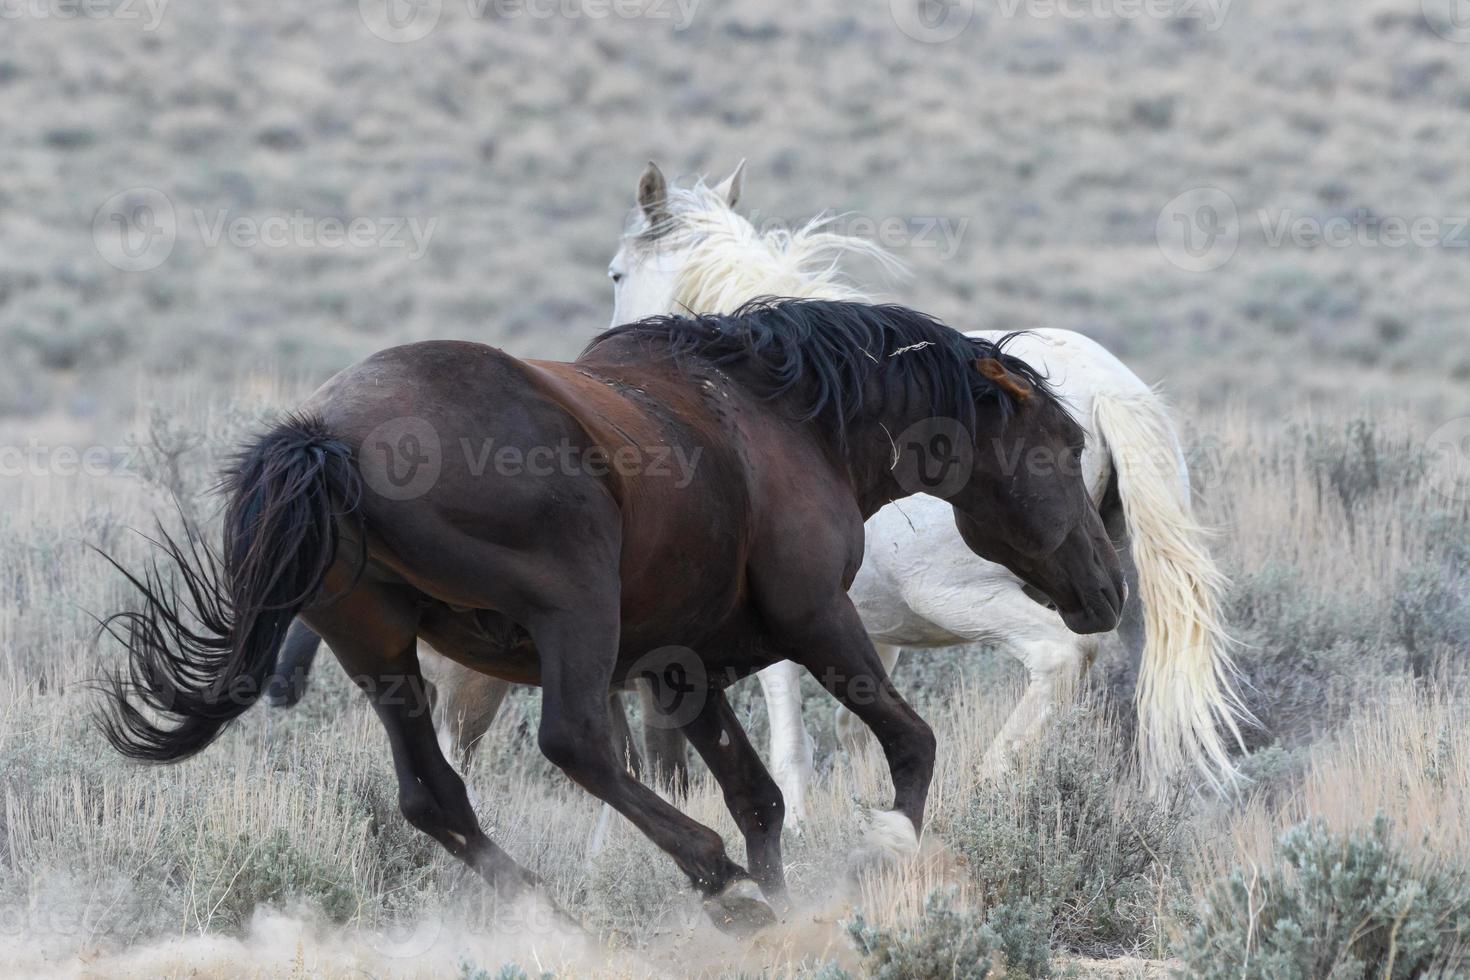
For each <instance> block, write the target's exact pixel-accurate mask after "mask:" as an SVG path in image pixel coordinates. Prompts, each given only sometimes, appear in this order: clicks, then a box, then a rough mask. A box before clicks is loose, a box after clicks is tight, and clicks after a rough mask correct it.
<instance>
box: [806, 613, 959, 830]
mask: <svg viewBox="0 0 1470 980" xmlns="http://www.w3.org/2000/svg"><path fill="white" fill-rule="evenodd" d="M803 626H804V628H802V629H800V630H799V631H797V633H796V634H795V635H793V636H790V637H788V638H786V641H785V642H788V643H789V650H790V653H791V656H792V658H793V659H795V660H797V662H799V663H800V664H801V665H802V666H804V667H806V669H807V670H809V671H811V673H812V675H813V676H814V677H816V679H817V680H818V681H819V682H820V683H821V685H822V686H823V687H825V688H826V689H827V690H828V691H829V692H830V693H831V694H832V695H833V697H835V698H837V700H838V701H840V702H841V703H842V705H843V706H844V707H845V708H847V709H848V710H849V711H851V712H852V713H853V714H855V715H856V716H857V717H858V718H859V719H861V720H862V722H863V723H864V724H865V725H867V726H868V729H869V730H870V731H872V733H873V734H874V735H875V736H876V737H877V739H878V744H879V745H880V746H882V748H883V754H884V756H885V757H886V758H887V760H888V771H889V773H890V775H891V776H892V778H893V789H894V799H893V809H892V810H891V811H888V812H884V813H874V814H872V815H871V816H872V818H873V825H872V827H871V829H870V832H869V833H870V838H871V840H872V841H873V843H875V844H877V845H879V846H880V847H882V848H883V849H884V850H886V851H890V852H895V853H907V854H912V853H916V852H917V851H918V847H919V831H920V830H921V829H922V828H923V825H924V806H925V803H926V801H927V799H928V796H929V782H930V780H931V779H932V778H933V775H934V753H935V742H934V732H933V730H932V729H931V728H930V727H929V725H928V723H926V722H925V721H924V719H922V718H920V717H919V716H918V714H917V713H916V712H915V711H914V709H913V708H911V707H909V705H908V702H906V701H905V700H904V699H903V698H902V696H900V695H899V693H898V691H897V690H895V689H894V687H893V684H892V683H891V682H890V681H889V679H888V673H887V671H885V670H884V669H883V662H882V661H881V660H879V659H878V652H877V650H875V649H874V647H873V642H872V640H870V639H869V638H868V633H867V630H866V629H864V627H863V622H862V620H861V619H860V618H858V613H857V610H856V609H855V608H853V605H852V603H851V602H850V601H849V600H848V599H847V597H846V596H845V595H844V596H840V597H838V598H837V599H835V600H834V601H832V602H830V603H828V604H827V606H826V607H825V608H823V609H822V610H820V611H819V612H817V613H816V614H815V615H812V616H809V617H807V618H806V619H805V621H804V623H803Z"/></svg>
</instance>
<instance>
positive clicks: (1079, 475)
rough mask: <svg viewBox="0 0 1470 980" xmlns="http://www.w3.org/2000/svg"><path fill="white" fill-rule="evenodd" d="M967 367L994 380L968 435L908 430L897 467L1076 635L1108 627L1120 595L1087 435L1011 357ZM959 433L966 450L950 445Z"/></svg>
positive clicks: (944, 428)
mask: <svg viewBox="0 0 1470 980" xmlns="http://www.w3.org/2000/svg"><path fill="white" fill-rule="evenodd" d="M973 370H974V371H975V372H976V373H977V374H979V375H980V377H981V378H982V379H983V381H984V382H988V383H989V384H990V385H992V386H993V389H992V391H993V393H992V395H991V396H990V397H981V398H979V399H978V400H977V401H976V404H975V412H976V417H975V424H974V428H973V434H969V433H966V432H965V426H963V425H959V424H957V423H948V424H947V425H946V424H940V425H935V424H928V425H926V424H924V423H921V424H919V425H918V426H915V427H911V428H910V430H909V431H910V432H911V433H914V432H916V433H917V435H918V438H917V439H915V438H912V437H910V438H904V439H902V440H901V441H902V443H903V444H902V445H899V446H897V449H898V452H899V453H900V454H901V456H900V460H899V462H900V464H902V465H901V466H899V467H897V468H896V470H897V472H899V473H901V474H902V475H903V477H904V482H905V483H908V484H909V488H910V489H917V490H918V491H919V492H926V493H930V494H931V495H934V496H939V497H941V498H942V499H944V500H946V501H948V503H949V504H950V505H951V506H952V507H953V508H954V513H955V524H956V525H957V526H958V528H959V531H960V536H961V537H962V538H963V539H964V542H965V544H966V545H968V546H969V548H970V550H971V551H973V552H975V554H977V555H980V556H981V557H982V558H986V559H988V560H990V561H993V562H996V563H998V564H1001V565H1004V566H1005V567H1006V568H1008V569H1010V570H1011V571H1012V572H1013V573H1015V574H1016V576H1017V577H1019V578H1020V579H1021V580H1022V581H1023V582H1025V583H1027V584H1028V585H1029V586H1031V587H1032V588H1033V589H1035V590H1037V591H1039V592H1041V593H1042V594H1044V595H1045V596H1046V598H1047V599H1049V600H1051V602H1052V604H1053V605H1055V606H1056V609H1057V611H1058V612H1059V613H1060V614H1061V616H1062V619H1063V620H1064V621H1065V622H1066V624H1067V626H1068V627H1069V628H1070V629H1072V630H1073V631H1074V632H1077V633H1099V632H1105V631H1107V630H1111V629H1113V628H1114V627H1116V626H1117V624H1118V618H1119V616H1120V614H1121V612H1122V609H1123V602H1124V599H1125V598H1126V594H1127V593H1126V586H1125V584H1124V580H1123V573H1122V569H1121V567H1120V565H1119V562H1118V555H1117V552H1116V551H1115V550H1114V547H1113V544H1112V541H1111V540H1110V539H1109V538H1108V535H1107V532H1106V531H1105V530H1104V528H1103V523H1102V518H1101V517H1100V516H1099V515H1098V511H1097V507H1096V506H1095V505H1094V503H1093V500H1092V498H1091V496H1090V495H1089V494H1088V492H1087V486H1086V484H1085V483H1084V481H1083V471H1082V465H1081V464H1082V449H1083V443H1084V441H1085V438H1086V434H1085V433H1084V432H1083V430H1082V427H1081V426H1080V425H1078V424H1077V422H1076V421H1075V420H1074V419H1073V418H1072V416H1071V414H1070V413H1069V412H1068V411H1067V409H1066V408H1065V407H1064V406H1063V404H1062V403H1061V402H1060V401H1059V400H1058V399H1057V398H1056V397H1055V396H1054V395H1053V394H1052V393H1051V392H1050V391H1049V390H1048V389H1047V388H1046V386H1045V385H1044V384H1041V383H1038V379H1037V378H1036V377H1035V375H1033V374H1031V373H1030V370H1029V368H1027V367H1026V366H1025V365H1024V363H1023V362H1020V361H1018V360H1017V359H1016V358H1013V357H1010V356H1008V355H1005V354H1003V353H1001V352H999V351H995V352H994V353H993V354H992V355H991V356H983V357H980V358H977V359H976V360H975V361H974V362H973ZM951 430H953V435H951V434H950V431H951ZM964 438H968V439H969V443H970V445H969V449H970V451H969V452H968V453H967V452H965V451H964V450H963V447H960V448H959V451H956V447H957V446H959V443H958V440H959V439H964ZM904 454H907V455H908V458H907V459H905V458H903V455H904ZM944 465H950V466H955V467H958V471H957V472H956V473H954V474H952V475H946V478H944V479H940V481H939V483H937V484H933V485H932V486H925V485H924V482H923V481H924V479H925V477H924V476H922V475H919V474H921V473H922V472H923V471H922V470H921V469H919V467H926V466H927V467H928V470H927V473H928V477H927V478H928V479H929V480H931V481H932V480H934V479H936V478H938V477H939V475H940V472H941V468H942V467H943V466H944ZM965 473H968V477H967V478H966V476H965V475H964V474H965ZM916 480H917V481H918V482H917V483H916V482H915V481H916Z"/></svg>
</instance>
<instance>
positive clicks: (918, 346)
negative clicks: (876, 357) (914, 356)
mask: <svg viewBox="0 0 1470 980" xmlns="http://www.w3.org/2000/svg"><path fill="white" fill-rule="evenodd" d="M933 346H934V341H932V340H925V341H922V342H921V343H917V344H909V345H908V346H907V347H900V348H899V349H898V350H896V351H893V352H892V353H890V354H889V355H888V356H889V357H897V356H898V355H900V354H907V353H908V352H909V351H911V350H923V349H924V348H925V347H933Z"/></svg>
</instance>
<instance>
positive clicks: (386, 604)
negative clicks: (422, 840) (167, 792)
mask: <svg viewBox="0 0 1470 980" xmlns="http://www.w3.org/2000/svg"><path fill="white" fill-rule="evenodd" d="M365 591H366V590H358V591H355V592H354V593H353V594H351V595H349V596H347V597H346V598H344V599H343V600H341V601H340V602H338V603H335V604H334V605H333V606H331V607H330V608H329V609H327V610H318V611H313V612H312V613H311V614H310V620H311V625H312V626H313V627H314V628H315V629H316V630H317V631H318V632H319V633H320V634H321V636H322V638H323V639H325V640H326V641H327V645H328V646H329V647H331V649H332V652H333V653H334V654H336V656H337V659H338V660H339V661H341V663H342V667H343V669H344V670H346V671H347V674H348V676H349V677H351V678H352V680H353V681H354V682H355V683H356V684H357V685H358V687H360V688H362V690H363V691H364V692H365V693H366V694H367V696H368V698H369V700H370V701H371V702H372V705H373V710H374V711H375V712H376V713H377V715H378V719H379V720H380V721H381V722H382V723H383V729H384V731H385V732H386V733H387V735H388V744H389V746H390V748H391V749H392V752H393V768H394V771H395V773H396V774H397V777H398V804H399V808H400V809H401V810H402V811H403V816H404V817H405V818H406V819H407V820H408V822H409V823H411V824H412V825H413V826H415V827H417V828H418V829H419V830H421V831H423V832H424V833H426V834H428V835H429V836H430V837H432V838H434V839H435V840H436V841H438V842H439V843H440V844H442V845H443V846H444V848H445V849H446V850H447V851H449V853H451V854H453V855H454V856H455V857H457V858H459V859H460V860H461V861H463V862H464V863H465V864H467V865H469V866H470V867H471V868H473V869H475V871H476V872H478V873H479V874H480V876H481V877H483V878H484V879H485V880H486V881H487V882H489V883H490V884H491V885H492V886H494V887H495V888H496V889H497V890H501V891H510V892H513V891H516V890H518V889H519V888H521V887H523V886H526V885H532V884H535V881H536V879H535V877H534V876H533V875H531V874H530V872H528V871H526V870H524V869H523V868H521V867H520V866H519V865H517V864H516V863H515V862H514V861H513V860H511V858H510V856H509V855H508V854H506V853H505V852H504V851H503V850H501V849H500V848H499V847H498V846H496V845H495V843H494V842H493V841H491V840H490V838H488V837H486V836H485V834H484V832H483V831H482V830H481V829H480V824H479V822H478V821H477V820H476V819H475V811H474V809H473V808H472V807H471V806H470V800H469V796H468V795H467V794H466V792H465V785H464V780H462V779H461V778H460V776H459V774H458V773H457V772H455V771H454V768H453V767H452V766H451V765H450V764H449V763H448V762H447V761H446V760H445V758H444V753H443V752H441V751H440V749H439V742H438V739H437V738H436V737H435V732H434V723H433V718H432V715H431V712H430V708H429V697H428V690H427V688H426V686H425V684H424V679H423V675H422V674H421V673H420V671H419V663H418V656H417V650H416V637H415V635H414V631H415V629H416V623H415V621H414V619H413V616H414V613H413V609H412V605H411V604H410V603H406V602H405V603H394V602H392V601H391V600H388V599H385V598H382V597H376V598H366V597H365V596H364V594H363V593H364V592H365Z"/></svg>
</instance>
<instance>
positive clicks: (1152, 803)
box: [943, 705, 1185, 956]
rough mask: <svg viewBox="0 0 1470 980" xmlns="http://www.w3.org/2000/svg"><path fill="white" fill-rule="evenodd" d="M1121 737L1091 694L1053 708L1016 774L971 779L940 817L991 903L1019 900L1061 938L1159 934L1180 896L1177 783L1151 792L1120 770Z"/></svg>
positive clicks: (1134, 942) (1091, 945)
mask: <svg viewBox="0 0 1470 980" xmlns="http://www.w3.org/2000/svg"><path fill="white" fill-rule="evenodd" d="M1127 769H1128V760H1127V749H1126V748H1125V747H1124V746H1123V744H1122V741H1121V739H1119V738H1118V737H1117V733H1116V730H1115V729H1114V728H1113V727H1112V726H1109V725H1106V724H1105V723H1104V722H1103V720H1102V718H1101V712H1100V710H1099V709H1098V708H1097V707H1096V706H1093V705H1087V706H1084V707H1083V708H1080V709H1078V710H1077V711H1076V712H1074V713H1072V714H1071V715H1070V716H1068V717H1066V718H1063V719H1061V720H1059V722H1058V724H1057V725H1056V727H1055V729H1054V731H1053V732H1052V733H1050V734H1049V736H1048V737H1047V738H1046V740H1045V741H1044V742H1043V743H1042V744H1041V745H1039V746H1037V748H1036V750H1035V753H1034V754H1033V756H1032V757H1031V758H1030V760H1029V761H1028V762H1027V764H1026V765H1025V767H1024V769H1023V771H1022V772H1021V773H1020V774H1019V776H1018V778H1016V779H1014V780H1011V781H1009V782H1007V783H1005V784H1003V785H1001V784H990V785H987V786H984V787H982V788H981V789H980V790H979V791H977V793H976V795H975V796H974V798H973V799H972V800H971V801H970V803H969V805H968V806H967V807H966V808H965V809H964V810H963V811H961V812H960V814H959V815H958V816H957V817H955V818H954V819H952V820H951V821H949V825H948V826H947V827H945V828H943V833H944V836H945V837H946V838H947V839H948V840H949V842H950V844H951V845H952V846H953V847H954V848H955V849H956V850H957V851H959V852H960V853H961V854H963V855H964V856H965V858H966V859H967V860H968V862H969V865H970V871H971V874H972V875H973V877H974V878H975V881H976V882H977V884H978V885H979V886H980V887H981V888H983V889H984V895H985V900H986V902H987V903H988V904H990V905H992V906H996V905H1001V904H1004V905H1008V906H1011V907H1012V908H1017V909H1021V908H1025V907H1027V906H1028V905H1029V906H1030V907H1031V908H1032V910H1033V912H1034V914H1036V915H1039V916H1041V917H1042V918H1044V919H1046V920H1048V921H1049V923H1050V929H1051V932H1052V938H1053V939H1054V940H1055V941H1056V942H1057V943H1059V944H1060V945H1062V946H1064V947H1066V948H1070V949H1074V950H1077V951H1079V952H1083V953H1087V954H1089V955H1097V956H1108V955H1117V954H1120V953H1125V952H1132V951H1134V950H1136V949H1138V948H1139V947H1140V945H1143V946H1148V945H1156V944H1157V942H1158V939H1157V937H1158V934H1159V932H1160V931H1161V930H1160V928H1159V919H1160V911H1161V906H1162V905H1168V906H1170V907H1171V908H1172V907H1173V906H1175V905H1177V904H1180V903H1182V901H1183V899H1184V894H1183V889H1182V888H1181V887H1180V886H1179V884H1178V883H1177V880H1176V879H1175V878H1174V877H1173V875H1172V874H1171V873H1170V872H1171V871H1172V870H1173V869H1174V868H1176V867H1177V866H1178V865H1179V864H1181V863H1183V860H1184V853H1185V852H1184V847H1183V839H1182V838H1183V833H1184V831H1183V829H1182V828H1183V827H1184V826H1185V817H1184V805H1183V797H1182V795H1181V793H1182V791H1181V793H1176V795H1175V796H1174V798H1172V799H1170V800H1165V801H1158V800H1154V799H1152V798H1150V797H1148V796H1147V795H1146V794H1145V793H1144V791H1143V790H1142V788H1141V787H1139V786H1137V785H1136V783H1135V782H1134V781H1133V780H1132V779H1131V778H1129V777H1127V776H1126V775H1124V776H1122V778H1120V774H1124V773H1126V771H1127Z"/></svg>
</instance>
